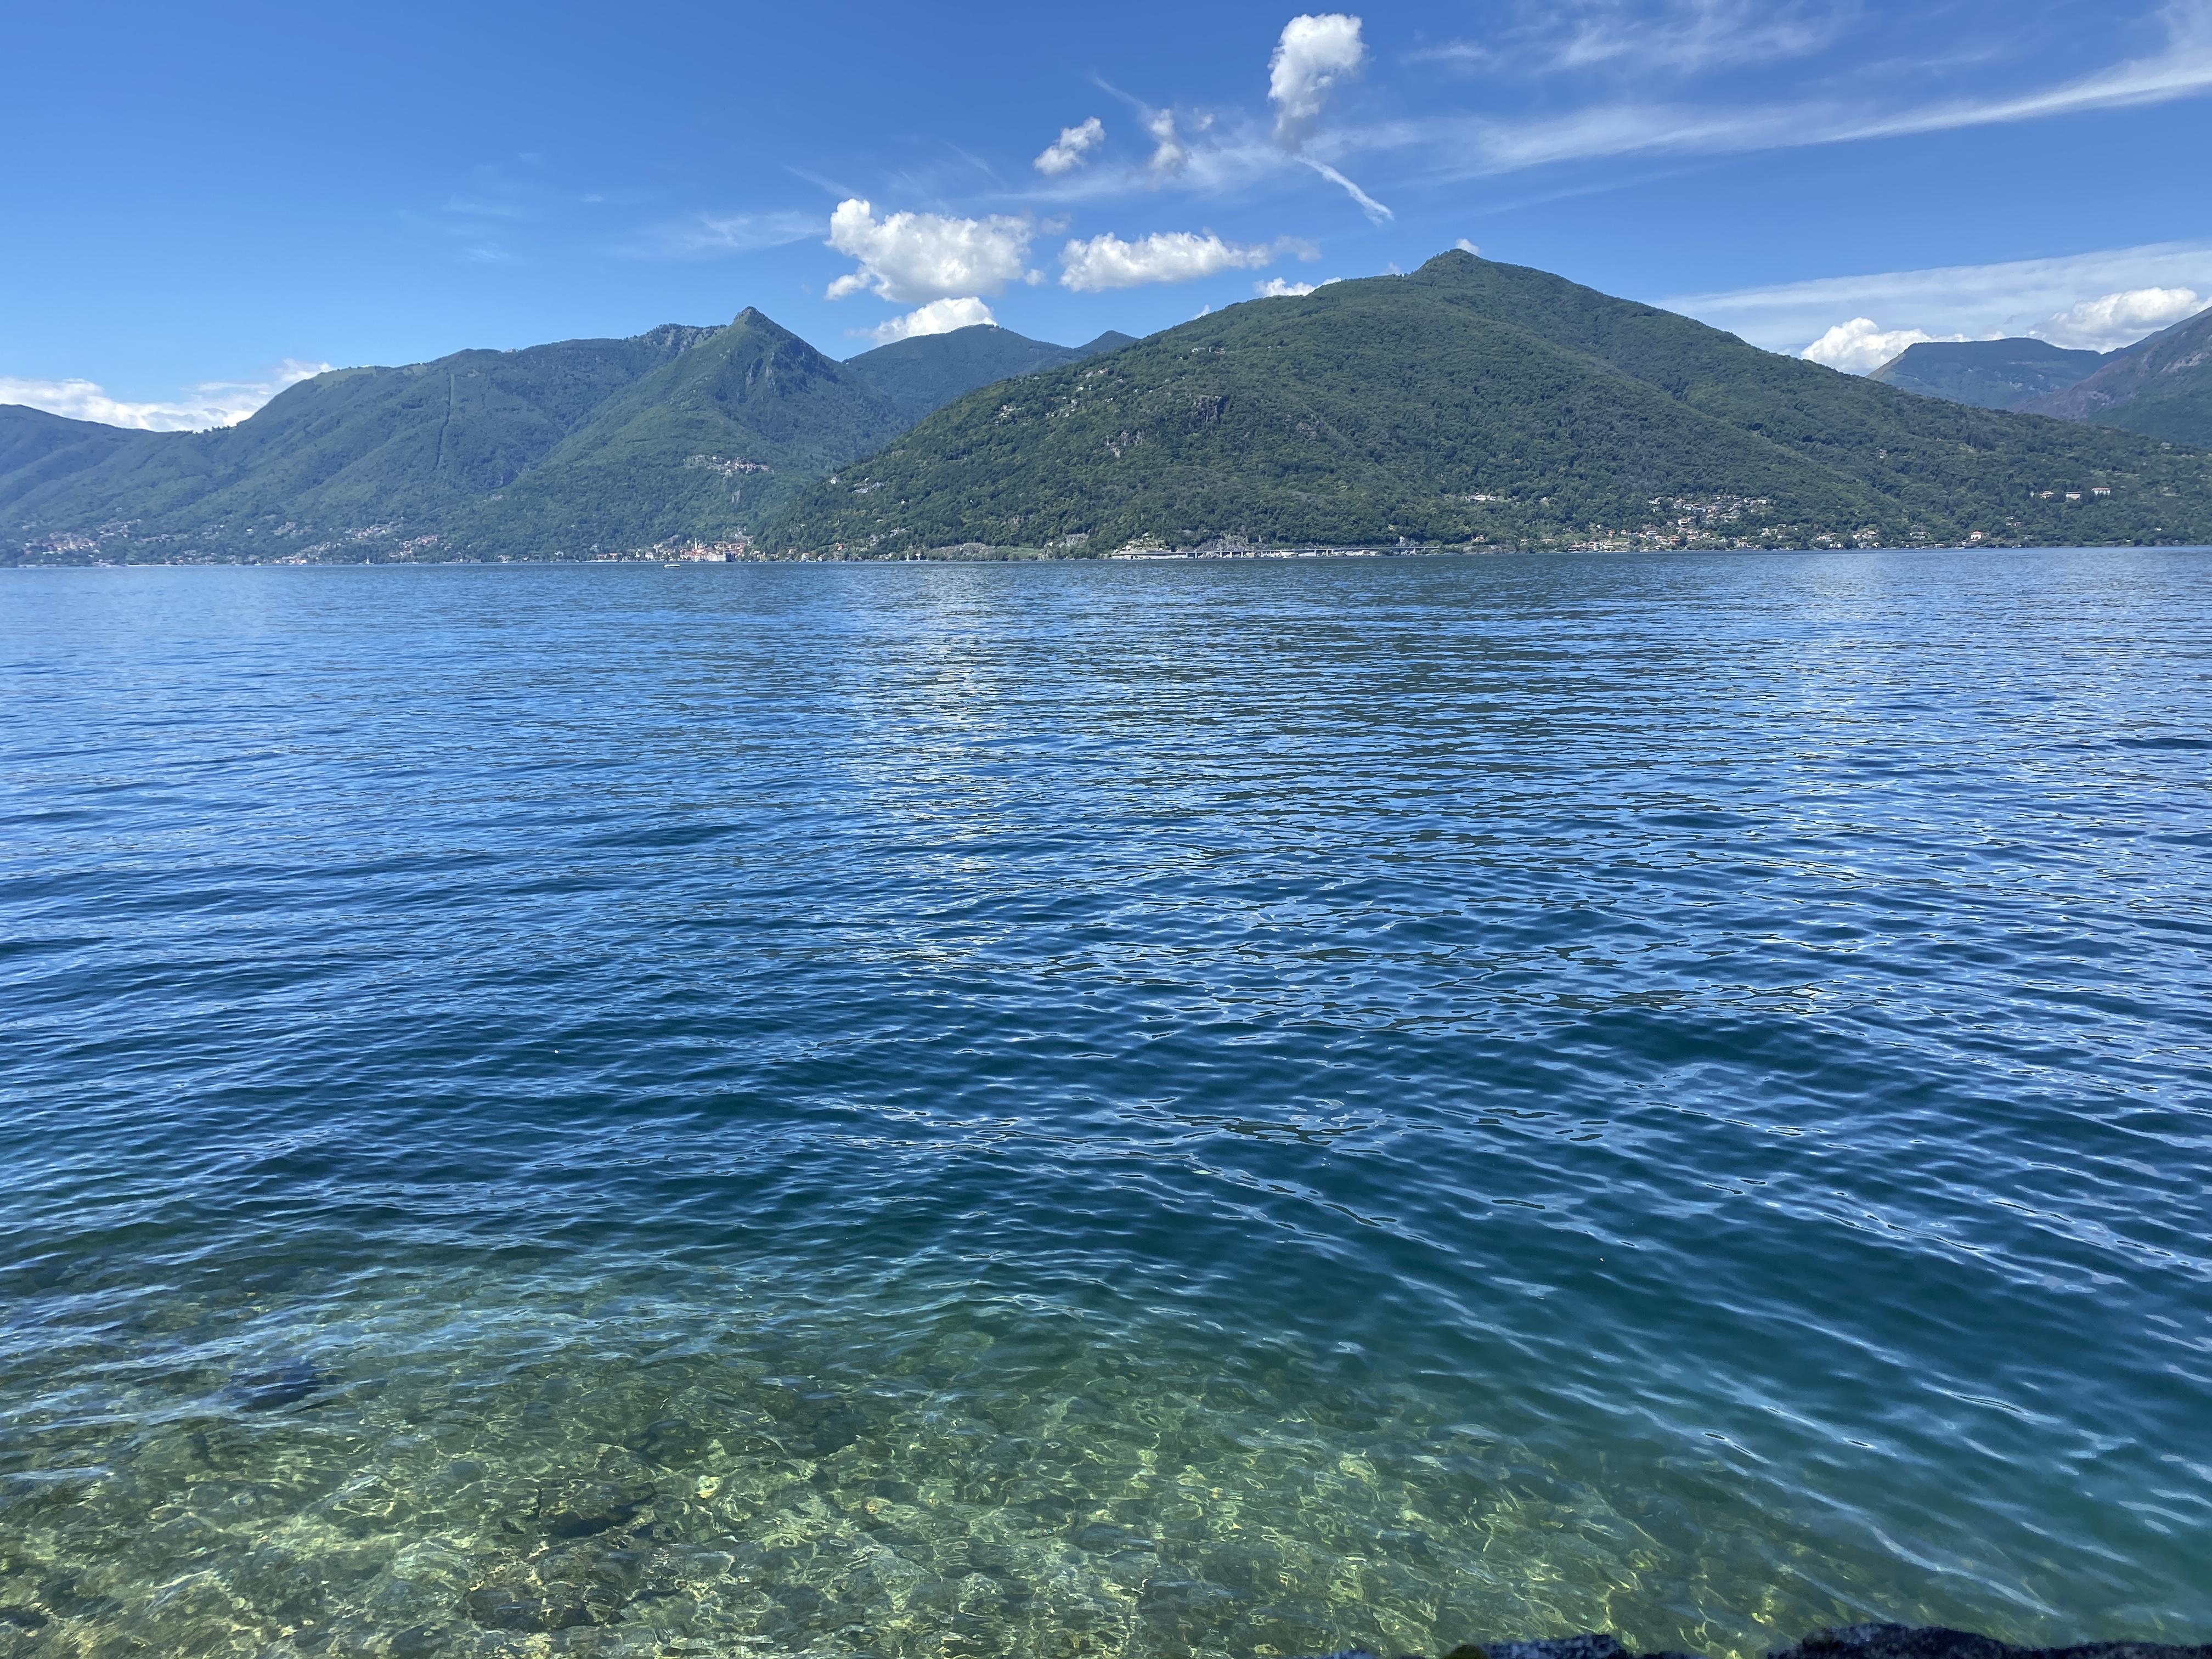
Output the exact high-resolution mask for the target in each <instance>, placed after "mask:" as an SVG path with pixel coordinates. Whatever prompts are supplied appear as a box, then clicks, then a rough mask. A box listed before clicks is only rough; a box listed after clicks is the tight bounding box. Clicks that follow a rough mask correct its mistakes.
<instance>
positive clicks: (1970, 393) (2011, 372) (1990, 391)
mask: <svg viewBox="0 0 2212 1659" xmlns="http://www.w3.org/2000/svg"><path fill="white" fill-rule="evenodd" d="M2105 359H2106V353H2104V352H2101V351H2069V350H2068V349H2066V348H2064V347H2063V346H2055V345H2052V344H2051V343H2050V342H2049V341H2047V340H2030V339H2013V340H1955V341H1952V340H1924V341H1923V342H1922V343H1920V344H1918V345H1913V346H1907V347H1906V348H1905V349H1904V350H1903V351H1902V352H1900V353H1899V354H1898V355H1897V356H1894V357H1892V358H1891V359H1890V360H1889V361H1888V362H1886V363H1884V364H1883V365H1882V366H1881V368H1877V369H1876V370H1875V372H1874V373H1873V374H1871V375H1869V377H1868V378H1869V380H1880V381H1881V383H1882V384H1883V385H1884V386H1895V387H1896V388H1897V389H1898V390H1899V391H1900V392H1919V393H1920V394H1921V395H1922V396H1923V397H1926V398H1949V399H1950V400H1951V401H1952V402H1953V403H1957V404H1972V405H1973V406H1974V407H1975V408H1977V409H2019V408H2021V407H2023V406H2024V405H2026V404H2031V403H2033V402H2034V401H2035V400H2036V399H2037V398H2040V397H2043V396H2044V395H2045V394H2046V393H2048V392H2058V391H2063V389H2064V388H2066V387H2067V386H2072V385H2074V384H2075V382H2076V381H2079V380H2087V379H2088V378H2089V376H2090V375H2092V374H2095V373H2096V372H2097V368H2098V365H2100V363H2102V362H2104V361H2105Z"/></svg>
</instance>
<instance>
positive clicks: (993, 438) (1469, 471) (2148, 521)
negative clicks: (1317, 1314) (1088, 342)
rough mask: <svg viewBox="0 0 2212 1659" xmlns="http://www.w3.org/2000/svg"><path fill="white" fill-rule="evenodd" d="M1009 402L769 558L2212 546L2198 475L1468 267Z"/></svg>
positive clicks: (1571, 287)
mask: <svg viewBox="0 0 2212 1659" xmlns="http://www.w3.org/2000/svg"><path fill="white" fill-rule="evenodd" d="M1382 387H1387V388H1388V392H1387V393H1384V392H1380V391H1370V388H1382ZM1020 394H1021V395H1019V396H1012V397H1006V398H999V397H996V396H994V395H993V394H989V393H984V392H977V393H971V394H970V395H969V397H967V398H962V399H960V400H958V401H957V402H955V403H953V404H950V405H948V406H946V407H945V409H942V410H939V411H937V412H936V413H935V414H933V415H932V416H929V417H927V419H925V420H924V421H922V422H920V423H919V424H918V425H917V426H916V427H915V428H913V429H912V430H911V431H909V432H908V433H907V434H905V435H902V437H900V438H899V439H898V440H896V441H894V442H893V443H892V444H891V445H890V447H888V448H887V449H885V450H884V452H883V453H881V454H879V455H877V456H875V457H872V458H871V459H869V460H868V461H867V462H866V463H865V464H862V465H860V466H857V467H855V468H854V469H850V470H849V471H848V472H847V473H846V474H845V475H843V476H842V477H840V478H839V479H836V480H832V481H828V482H825V483H822V484H817V485H816V486H815V487H814V488H813V489H811V490H810V491H808V492H807V493H806V494H805V495H803V496H802V497H801V498H800V499H799V501H798V502H797V503H796V504H795V505H794V506H793V507H792V508H791V509H789V510H788V511H787V513H784V514H782V515H780V516H779V518H778V519H777V520H776V521H775V523H773V524H772V525H771V526H769V530H768V531H767V532H765V533H766V538H767V541H768V544H769V545H770V546H771V547H772V548H773V550H776V551H780V552H786V553H790V554H793V555H806V554H815V555H818V554H823V553H842V554H843V555H846V556H853V555H855V554H872V555H874V556H888V555H892V554H896V553H897V552H900V551H902V550H909V549H911V550H927V549H930V548H933V547H945V546H964V545H970V544H980V545H983V546H994V545H1006V546H1012V545H1027V546H1034V547H1047V548H1060V549H1063V550H1070V551H1087V552H1093V553H1096V552H1102V551H1110V550H1115V549H1118V548H1121V547H1124V546H1133V545H1136V546H1141V545H1148V544H1158V545H1163V546H1179V547H1195V546H1205V545H1208V544H1222V545H1230V544H1237V543H1239V542H1248V543H1267V544H1368V545H1384V546H1388V545H1392V544H1395V543H1398V542H1400V541H1404V542H1407V543H1415V544H1436V545H1470V546H1472V545H1499V544H1511V545H1524V546H1566V545H1606V544H1620V545H1659V544H1664V545H1673V544H1699V545H1703V544H1730V545H1732V544H1742V545H1761V544H1777V545H1780V544H1815V545H1818V544H1830V545H1840V544H1854V543H1865V542H1882V543H1893V544H1895V543H1902V544H1912V543H1923V542H1941V541H1961V542H1963V541H1969V540H1980V541H1986V542H1990V543H1996V544H2004V543H2021V542H2031V541H2039V540H2040V541H2054V540H2055V541H2070V542H2081V541H2091V542H2100V543H2102V542H2113V541H2127V540H2137V539H2157V538H2178V537H2180V536H2185V535H2196V536H2207V535H2212V458H2204V457H2197V458H2190V457H2187V456H2185V455H2184V456H2176V455H2174V454H2173V453H2170V452H2165V451H2161V450H2160V448H2159V447H2158V446H2157V445H2155V444H2147V443H2145V442H2144V441H2142V440H2140V439H2138V438H2135V437H2133V436H2130V435H2122V434H2118V433H2111V432H2103V431H2098V430H2095V429H2093V428H2084V427H2078V426H2068V425H2064V424H2062V423H2059V422H2051V421H2046V420H2040V419H2038V418H2035V417H2032V416H2019V415H2011V414H2005V413H2001V412H1997V411H1991V410H1976V409H1972V408H1970V407H1968V406H1966V405H1964V404H1951V403H1945V402H1940V401H1937V400H1935V399H1931V398H1918V397H1914V396H1912V395H1911V394H1908V393H1905V392H1899V391H1897V390H1894V389H1893V388H1891V387H1888V386H1881V385H1878V384H1876V383H1875V382H1872V381H1869V380H1864V379H1863V378H1860V377H1857V376H1850V375H1844V374H1838V373H1837V372H1835V371H1833V370H1831V369H1827V368H1822V367H1821V366H1820V365H1818V364H1814V363H1810V362H1804V361H1802V360H1800V359H1796V358H1790V357H1783V356H1777V355H1775V354H1772V353H1768V352H1764V351H1759V350H1758V349H1756V348H1753V347H1751V346H1748V345H1747V344H1745V343H1743V342H1742V341H1741V340H1739V339H1737V338H1736V337H1735V336H1733V335H1729V334H1725V333H1723V332H1722V331H1718V330H1716V329H1711V328H1708V327H1706V326H1705V325H1703V324H1699V323H1696V322H1693V321H1692V320H1691V319H1687V318H1684V317H1680V316H1677V315H1675V314H1674V313H1668V312H1665V311H1662V310H1660V309H1658V308H1657V307H1651V306H1647V305H1643V304H1640V303H1637V302H1633V301H1622V300H1617V299H1614V298H1613V297H1611V296H1608V295H1602V294H1600V293H1598V292H1597V291H1596V290H1595V289H1587V288H1583V287H1582V286H1581V285H1579V284H1576V283H1570V282H1567V281H1566V280H1565V279H1564V278H1561V277H1558V276H1553V275H1551V274H1550V273H1547V272H1543V271H1539V270H1532V269H1529V268H1527V267H1522V266H1511V265H1505V264H1498V263H1496V262H1492V261H1487V260H1481V259H1478V258H1474V256H1471V255H1468V254H1466V253H1463V252H1452V253H1447V254H1443V255H1440V256H1438V258H1435V259H1432V260H1431V261H1429V262H1428V264H1425V265H1423V266H1422V267H1421V268H1420V269H1419V270H1417V271H1414V272H1413V273H1411V274H1410V275H1408V276H1390V277H1372V278H1365V279H1360V280H1358V281H1354V282H1348V283H1331V284H1328V285H1327V286H1325V287H1323V288H1322V289H1317V290H1316V292H1315V293H1313V294H1312V295H1305V296H1302V297H1292V296H1281V297H1275V298H1270V299H1264V300H1257V301H1248V302H1246V303H1244V304H1243V305H1238V306H1233V307H1228V308H1227V309H1225V310H1224V311H1220V312H1216V313H1212V314H1211V315H1209V316H1206V317H1202V318H1200V319H1196V320H1195V321H1193V322H1190V323H1187V324H1184V325H1181V326H1180V327H1177V328H1174V329H1170V330H1167V331H1164V332H1163V333H1161V334H1158V335H1155V336H1153V337H1151V338H1149V339H1146V340H1145V341H1143V342H1140V343H1139V344H1137V345H1135V346H1131V347H1128V348H1126V349H1123V350H1122V351H1121V352H1118V353H1116V354H1115V355H1114V356H1111V357H1110V358H1108V359H1105V360H1103V362H1100V363H1098V364H1096V365H1091V366H1076V367H1072V368H1061V369H1057V370H1053V371H1049V372H1047V373H1045V374H1041V375H1037V376H1033V377H1031V378H1030V380H1026V381H1024V382H1022V383H1020ZM2169 492H2170V493H2169ZM2177 521H2179V526H2178V523H2177Z"/></svg>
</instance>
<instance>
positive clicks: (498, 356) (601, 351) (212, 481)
mask: <svg viewBox="0 0 2212 1659" xmlns="http://www.w3.org/2000/svg"><path fill="white" fill-rule="evenodd" d="M713 333H714V331H713V330H710V329H692V328H684V327H678V326H675V325H671V326H668V327H664V328H659V329H655V330H653V331H652V332H651V333H649V334H644V335H640V336H638V337H635V338H634V339H627V340H568V341H563V342H561V343H557V344H553V345H544V346H532V347H530V348H528V349H525V350H521V351H463V352H457V353H455V354H454V355H453V356H449V357H441V358H440V359H439V360H438V361H436V362H430V363H416V364H411V365H409V366H407V367H405V368H351V369H336V370H333V371H331V372H330V373H328V374H319V375H317V376H316V377H315V378H314V379H313V380H303V381H301V383H300V384H299V385H297V386H290V387H288V388H287V389H286V390H285V391H283V392H280V393H278V394H277V396H276V397H275V398H272V399H270V402H269V403H268V404H267V405H265V406H264V408H262V409H261V410H259V411H258V412H257V413H256V414H255V415H254V416H252V418H251V419H250V420H246V421H244V422H240V424H238V425H237V426H234V427H228V428H222V429H220V430H217V431H213V432H193V433H159V434H151V435H146V436H147V437H149V438H150V439H151V440H152V441H149V442H140V443H137V444H132V445H128V446H124V447H118V448H116V449H115V450H114V451H113V453H111V454H110V455H108V456H106V458H105V459H102V460H101V461H100V463H99V464H97V465H92V466H88V467H84V468H82V469H80V470H77V471H73V472H71V473H70V474H69V475H68V476H67V477H58V478H55V479H52V480H51V481H49V482H46V483H41V484H40V485H39V486H38V487H36V488H33V489H27V490H25V491H23V492H22V493H21V494H20V495H17V496H16V497H15V499H14V500H12V501H6V502H5V503H4V505H0V533H4V534H5V535H6V538H7V539H8V540H11V541H16V542H17V543H18V544H19V545H20V544H21V540H24V539H29V540H33V542H35V541H36V540H37V539H39V538H48V539H51V538H52V537H54V536H55V535H57V534H59V535H63V536H67V535H69V534H70V533H71V532H75V533H76V534H80V535H82V534H88V533H105V534H106V538H107V539H108V540H109V541H111V542H112V543H113V544H115V550H116V551H118V552H119V553H121V554H122V555H123V556H131V555H132V554H137V555H139V556H154V557H162V556H169V555H170V554H172V553H173V552H179V551H185V550H200V549H204V550H208V551H210V552H215V553H228V554H239V553H256V552H258V553H264V554H266V555H269V556H282V555H283V552H284V551H285V550H287V548H288V547H290V548H298V547H302V546H307V545H312V544H314V543H315V542H316V541H317V540H318V539H319V538H328V537H332V536H340V537H350V536H354V535H357V534H359V533H360V532H364V531H374V532H392V533H402V534H410V535H416V534H428V533H435V531H436V530H437V528H438V527H439V526H441V524H442V523H443V522H444V521H445V520H446V518H447V515H449V514H450V513H453V511H455V510H456V509H457V508H459V507H462V506H464V505H465V504H466V503H468V502H471V501H474V500H476V499H477V498H479V497H481V496H483V495H486V494H489V493H490V492H492V491H495V490H497V489H500V488H501V486H502V485H505V484H507V483H510V482H511V481H513V479H514V478H516V477H519V476H520V475H521V473H522V472H523V471H525V470H526V469H527V468H528V467H530V466H531V465H533V464H535V463H536V462H538V460H540V459H543V458H544V456H545V455H547V454H548V453H550V451H551V450H552V449H553V448H554V447H556V445H558V444H559V443H560V441H562V438H564V437H566V436H567V435H568V434H569V433H570V432H571V431H572V430H573V429H574V428H575V427H576V426H577V425H578V424H579V423H580V422H582V421H583V420H584V419H585V418H586V417H587V416H589V415H590V414H591V412H592V410H595V409H596V408H598V407H599V404H602V403H603V402H605V400H606V398H608V397H609V396H611V394H612V393H614V392H617V391H618V390H620V389H621V388H623V387H624V386H629V385H630V384H631V383H633V382H634V381H635V380H637V379H638V378H639V377H640V376H641V375H643V374H647V373H648V372H650V371H651V370H653V368H656V367H659V366H661V365H664V364H665V363H667V362H670V361H671V360H672V359H675V358H677V357H679V356H682V355H683V353H684V351H685V350H686V349H688V348H690V346H692V345H694V344H696V343H698V342H699V341H700V340H702V339H703V338H705V337H709V336H711V335H712V334H713ZM115 526H125V529H124V530H122V531H121V532H117V531H116V530H115V528H114V527H115ZM388 538H389V536H388V535H386V539H388Z"/></svg>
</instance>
